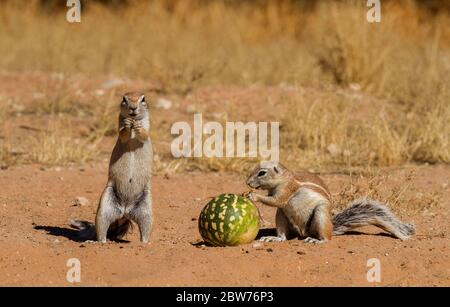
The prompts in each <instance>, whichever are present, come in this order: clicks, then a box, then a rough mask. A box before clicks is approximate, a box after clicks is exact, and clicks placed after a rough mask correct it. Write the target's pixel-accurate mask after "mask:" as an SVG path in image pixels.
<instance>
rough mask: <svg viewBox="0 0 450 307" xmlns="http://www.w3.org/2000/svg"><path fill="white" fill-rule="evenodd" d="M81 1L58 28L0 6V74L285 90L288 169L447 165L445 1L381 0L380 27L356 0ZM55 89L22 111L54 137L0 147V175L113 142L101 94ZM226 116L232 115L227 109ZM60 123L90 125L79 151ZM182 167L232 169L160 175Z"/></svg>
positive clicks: (91, 154) (27, 5) (448, 35)
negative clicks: (43, 122)
mask: <svg viewBox="0 0 450 307" xmlns="http://www.w3.org/2000/svg"><path fill="white" fill-rule="evenodd" d="M81 2H82V4H83V12H82V22H81V23H80V24H69V23H68V22H67V21H66V19H65V12H66V9H67V8H65V3H66V1H56V0H55V1H38V0H31V1H8V0H1V1H0V70H1V71H2V72H3V73H5V74H8V73H19V74H26V73H34V72H39V73H44V74H49V75H51V74H55V73H57V74H63V76H71V75H83V76H84V77H87V78H96V77H97V76H104V75H107V76H115V77H121V78H131V79H139V80H146V81H148V82H152V83H155V84H157V92H158V94H160V95H176V96H179V97H181V99H183V97H186V96H187V95H189V94H190V93H192V92H195V91H196V90H197V89H199V88H202V87H205V86H220V85H235V86H240V87H244V88H246V87H251V86H255V85H256V86H261V87H279V88H284V87H293V88H294V89H295V93H294V94H293V95H289V96H285V97H284V96H283V97H281V98H280V101H281V104H283V105H285V106H286V109H285V111H284V112H281V111H280V120H281V124H282V130H281V146H282V148H281V151H282V152H281V158H282V160H283V161H285V162H286V163H287V164H293V165H302V166H305V165H310V166H314V167H316V166H317V167H326V166H329V165H331V166H333V167H341V168H349V167H354V166H358V167H364V168H365V167H372V166H392V165H402V164H405V163H449V162H450V144H449V139H450V137H449V136H450V125H449V124H448V121H449V119H450V73H449V72H450V2H448V1H412V0H403V1H386V0H383V1H381V2H382V22H381V23H368V22H367V20H366V12H367V10H368V8H367V7H366V1H326V0H323V1H300V0H298V1H294V0H285V1H275V0H273V1H258V0H255V1H233V0H228V1H225V0H224V1H212V0H211V1H208V0H203V1H202V0H154V1H143V0H142V1H138V0H135V1H132V0H129V1H81ZM64 78H65V77H63V78H62V79H63V80H62V81H61V80H60V81H52V82H49V83H48V84H49V86H48V88H44V89H43V90H42V91H43V92H44V95H45V99H43V100H41V103H37V102H36V103H34V104H33V105H32V107H30V108H29V109H28V111H29V114H30V115H31V116H35V117H36V116H37V117H39V116H42V114H45V115H46V116H51V117H50V118H51V120H50V121H51V125H53V126H51V127H50V126H49V127H48V129H47V130H46V131H53V130H55V128H54V127H56V126H57V127H59V128H58V129H57V131H58V132H57V133H56V132H53V133H48V132H43V133H42V134H41V135H40V136H39V141H38V142H33V141H31V140H25V142H30V143H29V144H30V146H27V147H29V148H30V149H27V150H26V151H27V153H26V154H24V155H17V154H15V153H14V150H11V146H12V145H11V144H9V141H8V140H9V138H8V137H4V138H3V139H2V138H0V147H1V149H0V161H2V164H3V165H10V164H12V163H14V162H12V161H15V163H30V162H34V163H42V164H58V165H60V164H66V163H84V162H87V161H92V160H95V159H97V158H98V151H97V150H96V148H97V146H99V144H100V143H101V140H102V138H103V137H105V136H108V135H111V134H114V127H115V114H114V112H110V113H105V111H104V106H105V105H110V104H111V101H109V100H111V99H112V96H111V95H106V96H104V97H103V98H95V99H96V100H95V101H96V103H90V104H89V103H88V104H86V103H82V102H80V100H78V99H75V98H74V97H75V93H74V91H75V90H70V89H68V88H69V87H67V86H65V81H64ZM305 89H307V90H305ZM355 97H357V99H355ZM358 97H359V98H358ZM6 100H7V99H4V100H3V102H2V100H1V99H0V103H1V106H0V120H2V124H3V125H7V124H8V123H7V122H8V120H13V119H12V118H13V117H14V114H15V113H14V112H12V111H11V110H10V108H9V107H7V106H6V102H5V101H6ZM355 101H357V102H358V103H355ZM360 101H362V102H361V103H360ZM83 110H87V111H86V112H84V111H83ZM361 110H362V112H361ZM278 111H279V110H268V112H270V113H277V112H278ZM233 112H234V117H237V118H239V109H236V110H234V111H233ZM98 114H102V115H101V116H98ZM67 118H71V120H73V121H76V120H78V119H83V120H85V121H86V122H88V123H89V125H90V127H91V129H90V130H89V132H88V133H85V134H82V135H81V136H79V140H78V143H76V142H75V143H74V142H71V139H72V137H73V135H74V132H73V130H71V129H69V128H67V125H66V124H65V123H66V122H67V120H68V119H67ZM247 120H252V119H251V118H247ZM154 129H155V131H154V134H155V138H160V139H164V140H166V141H168V142H169V141H170V135H168V131H166V130H167V129H166V130H164V129H163V126H158V125H157V126H156V127H155V126H154ZM27 144H28V143H27ZM80 148H81V149H80ZM84 149H86V150H84ZM16 156H20V158H18V157H17V158H16ZM192 163H193V164H198V165H199V167H200V168H201V169H204V170H221V169H238V168H240V167H242V165H241V164H239V163H236V161H235V160H233V161H211V159H199V160H195V161H189V162H187V161H182V160H180V161H177V162H174V161H171V159H170V156H169V155H167V156H165V157H163V158H162V162H161V165H162V167H163V168H175V169H177V170H182V169H185V167H180V165H190V164H192Z"/></svg>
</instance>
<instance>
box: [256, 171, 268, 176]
mask: <svg viewBox="0 0 450 307" xmlns="http://www.w3.org/2000/svg"><path fill="white" fill-rule="evenodd" d="M265 174H267V171H259V173H258V177H262V176H264V175H265Z"/></svg>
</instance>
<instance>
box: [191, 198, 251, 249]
mask: <svg viewBox="0 0 450 307" xmlns="http://www.w3.org/2000/svg"><path fill="white" fill-rule="evenodd" d="M259 221H260V220H259V212H258V209H257V208H256V206H255V205H254V204H253V203H252V202H251V201H250V200H249V199H247V198H244V197H242V196H239V195H235V194H222V195H219V196H217V197H216V198H214V199H212V200H211V201H210V202H209V203H207V204H206V206H205V207H204V208H203V210H202V212H201V213H200V217H199V219H198V229H199V231H200V234H201V236H202V238H203V240H205V242H207V243H209V244H211V245H214V246H235V245H239V244H245V243H250V242H252V241H253V240H254V239H255V238H256V235H257V234H258V231H259V227H260V225H259Z"/></svg>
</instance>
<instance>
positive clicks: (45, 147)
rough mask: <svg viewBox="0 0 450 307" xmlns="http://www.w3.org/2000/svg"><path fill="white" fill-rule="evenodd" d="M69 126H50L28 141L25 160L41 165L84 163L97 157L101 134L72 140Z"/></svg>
mask: <svg viewBox="0 0 450 307" xmlns="http://www.w3.org/2000/svg"><path fill="white" fill-rule="evenodd" d="M71 129H72V128H71V127H70V126H67V124H66V125H64V126H63V125H61V124H50V125H49V127H48V129H47V131H48V132H42V133H40V134H39V135H38V136H37V137H36V138H33V139H32V140H31V141H30V149H29V151H28V152H27V154H26V155H27V158H28V159H29V160H30V161H31V162H34V163H38V164H43V165H67V164H71V163H85V162H88V161H91V160H93V159H95V158H96V157H98V146H99V144H100V142H101V141H102V136H103V135H101V134H99V135H97V134H93V135H92V136H90V137H88V138H74V137H73V135H74V133H73V132H72V130H71Z"/></svg>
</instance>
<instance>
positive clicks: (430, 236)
mask: <svg viewBox="0 0 450 307" xmlns="http://www.w3.org/2000/svg"><path fill="white" fill-rule="evenodd" d="M403 171H404V170H402V169H399V170H393V171H392V176H391V177H390V179H389V180H391V181H392V182H394V181H395V180H401V179H400V178H401V174H402V173H403ZM449 174H450V166H443V165H440V166H439V165H438V166H424V167H419V169H418V171H417V176H416V177H415V179H414V180H415V183H416V186H420V189H421V190H422V191H436V192H438V193H441V195H442V203H441V205H440V206H439V207H438V208H435V209H432V210H427V211H422V213H417V214H414V215H412V216H402V219H404V220H408V221H409V220H410V221H414V222H415V223H416V226H417V229H418V230H417V235H416V236H414V237H413V238H412V239H411V240H409V241H404V242H403V241H400V240H396V239H393V238H391V237H389V236H386V235H384V234H383V233H382V232H381V231H380V230H378V229H376V228H371V227H369V228H365V229H361V233H354V234H351V235H345V236H338V237H335V238H334V239H333V240H332V241H331V242H329V243H327V244H323V245H310V244H306V243H304V242H302V241H300V240H297V239H295V240H291V241H288V242H284V243H264V244H259V245H258V244H256V245H255V244H249V245H243V246H239V247H226V248H215V247H206V246H204V245H202V244H201V242H202V241H201V238H200V235H199V233H198V231H197V217H198V214H199V212H200V210H201V208H202V206H203V205H204V204H205V203H206V202H207V200H208V198H209V197H212V196H215V195H218V194H220V193H223V192H234V193H240V192H243V191H244V190H245V185H244V178H245V174H242V175H240V176H238V175H232V174H217V173H210V174H204V173H185V174H175V175H170V176H163V175H160V176H155V177H154V178H153V186H154V212H155V221H156V223H155V226H154V230H153V233H152V236H151V243H149V244H148V245H141V244H140V243H139V240H138V231H137V229H135V230H134V232H133V233H132V234H130V235H128V237H127V240H128V241H127V242H122V243H116V242H109V243H107V244H104V245H101V244H97V243H87V242H77V241H76V240H75V239H74V232H73V231H72V230H71V229H70V228H68V225H67V222H68V220H69V219H70V218H83V219H87V220H93V218H94V214H95V210H96V206H97V200H98V198H99V195H100V193H101V191H102V189H103V186H104V184H105V181H106V176H107V163H106V162H105V163H102V164H96V165H89V166H85V167H72V168H70V167H69V168H48V169H46V168H42V167H40V166H20V167H12V168H8V169H6V170H0V187H1V188H0V191H1V193H0V217H1V218H0V284H1V285H44V286H50V285H62V286H69V285H72V284H70V283H68V282H67V281H66V274H67V271H68V269H69V268H68V267H67V261H68V259H70V258H78V259H79V260H80V261H81V285H152V286H205V285H211V286H213V285H214V286H219V285H228V286H312V285H316V286H330V285H331V286H336V285H361V286H371V285H384V286H390V285H401V286H406V285H427V286H428V285H438V286H444V285H446V286H450V266H449V263H450V259H449V258H450V244H449V243H450V240H449V238H448V233H449V222H448V219H449V216H448V215H449V214H448V213H449V212H448V211H449V210H448V208H449V205H450V203H449V199H450V187H449V186H448V180H449ZM323 178H324V179H325V180H326V182H327V183H328V184H329V186H330V188H331V190H332V192H333V193H338V192H339V189H340V188H341V187H342V186H343V184H344V183H345V182H346V181H348V180H349V177H348V176H345V175H339V174H323ZM392 182H387V183H386V186H389V185H390V184H392ZM446 182H447V185H445V184H444V183H446ZM413 192H414V191H413ZM77 196H84V197H86V198H87V199H88V200H89V204H88V205H85V206H76V205H74V199H75V198H76V197H77ZM262 210H263V215H264V217H265V218H266V219H267V220H269V222H271V223H272V227H273V226H274V210H273V209H272V208H263V209H262ZM271 231H273V230H271V229H270V228H269V229H266V230H264V232H271ZM370 258H378V259H379V260H380V262H381V283H369V282H368V281H367V279H366V274H367V271H368V269H369V268H368V266H367V260H368V259H370Z"/></svg>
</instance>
